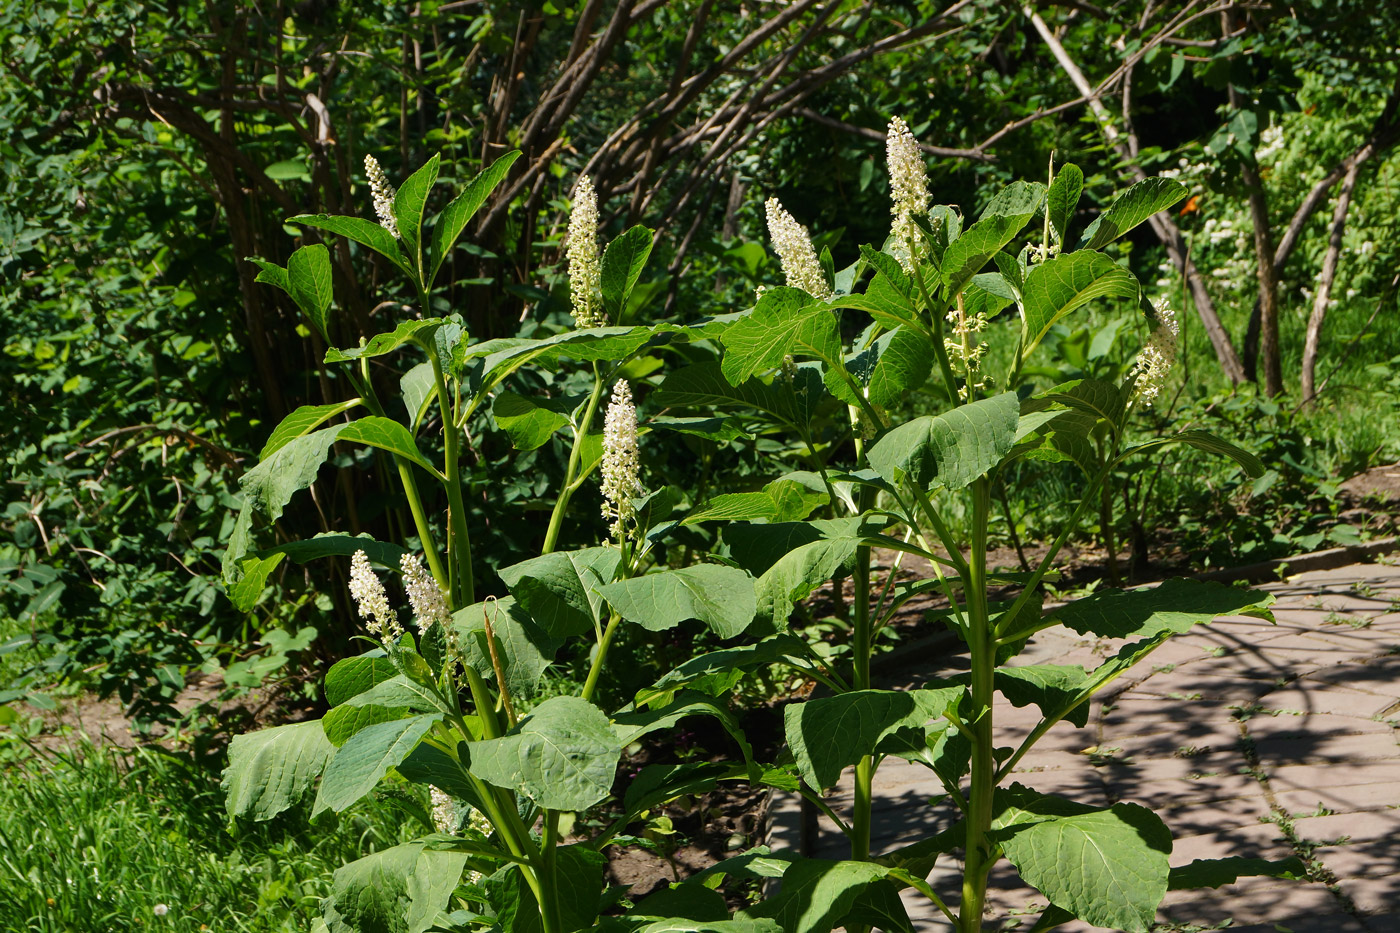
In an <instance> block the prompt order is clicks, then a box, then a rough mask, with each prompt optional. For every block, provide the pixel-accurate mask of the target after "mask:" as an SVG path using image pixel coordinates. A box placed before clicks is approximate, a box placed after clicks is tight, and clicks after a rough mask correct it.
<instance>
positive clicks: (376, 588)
mask: <svg viewBox="0 0 1400 933" xmlns="http://www.w3.org/2000/svg"><path fill="white" fill-rule="evenodd" d="M350 596H351V598H352V599H354V600H355V606H356V608H358V609H359V611H360V616H361V617H362V618H363V619H364V620H365V629H366V630H367V631H368V632H369V633H370V634H371V635H373V636H374V637H376V638H379V639H382V640H385V641H390V642H393V641H398V639H399V636H400V635H402V634H403V627H402V626H400V625H399V620H398V619H397V618H395V616H394V611H393V610H392V609H390V608H389V596H388V594H386V593H385V592H384V584H382V583H380V582H379V577H378V576H376V575H375V573H374V570H373V569H372V568H371V567H370V565H369V557H368V556H367V555H366V554H365V552H364V551H356V552H355V556H354V557H352V558H350Z"/></svg>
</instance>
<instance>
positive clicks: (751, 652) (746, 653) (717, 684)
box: [637, 633, 807, 703]
mask: <svg viewBox="0 0 1400 933" xmlns="http://www.w3.org/2000/svg"><path fill="white" fill-rule="evenodd" d="M806 657H807V649H806V642H804V641H802V640H801V639H799V638H797V637H796V636H795V635H789V634H787V633H782V634H779V635H773V636H771V637H769V638H765V639H763V640H762V641H760V642H757V643H756V644H752V645H744V646H742V647H739V648H724V649H722V650H720V651H711V652H708V653H706V654H701V655H697V656H696V657H693V658H691V659H690V660H688V661H686V662H684V663H683V664H681V665H680V666H679V667H676V668H675V669H673V670H671V671H669V672H668V673H666V674H664V675H663V676H662V677H661V678H660V679H659V680H657V682H656V683H655V684H653V685H652V686H651V687H649V688H647V689H646V690H642V691H639V692H638V694H637V702H638V703H649V702H651V700H653V699H655V698H657V697H659V696H662V695H664V694H666V693H669V692H674V691H676V690H679V689H680V688H681V687H690V688H692V689H695V690H701V691H704V692H705V693H709V694H714V695H718V694H721V693H727V692H728V691H729V690H730V689H731V688H733V686H734V685H735V684H736V683H738V682H739V680H740V679H741V678H742V676H743V674H744V673H745V672H747V671H752V670H757V669H759V668H761V667H767V666H769V665H771V664H778V663H780V662H784V661H788V662H792V661H797V660H802V659H805V658H806Z"/></svg>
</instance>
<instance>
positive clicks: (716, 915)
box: [631, 881, 729, 926]
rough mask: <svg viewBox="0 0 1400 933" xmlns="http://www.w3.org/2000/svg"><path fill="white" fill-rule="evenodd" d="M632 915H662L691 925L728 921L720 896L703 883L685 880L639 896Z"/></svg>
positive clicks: (721, 895)
mask: <svg viewBox="0 0 1400 933" xmlns="http://www.w3.org/2000/svg"><path fill="white" fill-rule="evenodd" d="M631 916H634V917H666V918H667V919H669V920H680V921H682V922H683V923H689V924H691V925H692V926H693V925H694V924H696V923H702V922H709V923H715V922H723V923H727V922H729V905H728V904H727V903H725V900H724V895H723V894H721V893H719V892H718V891H712V890H711V889H709V888H707V887H705V886H704V885H703V884H697V883H695V882H693V881H692V882H689V883H686V884H677V885H673V886H672V887H663V888H662V889H661V890H659V891H657V892H656V893H655V894H650V895H648V896H647V897H645V898H643V899H642V900H641V901H640V902H639V903H638V904H637V906H636V907H634V908H632V911H631Z"/></svg>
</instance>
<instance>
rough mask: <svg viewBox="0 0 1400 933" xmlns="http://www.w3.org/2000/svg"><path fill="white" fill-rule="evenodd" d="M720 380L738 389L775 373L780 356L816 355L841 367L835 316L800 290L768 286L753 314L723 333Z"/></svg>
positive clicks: (824, 305) (827, 308)
mask: <svg viewBox="0 0 1400 933" xmlns="http://www.w3.org/2000/svg"><path fill="white" fill-rule="evenodd" d="M720 339H721V342H722V343H723V344H724V359H723V360H722V361H721V363H720V368H721V371H722V372H723V373H724V378H725V379H727V380H729V384H730V385H733V386H737V385H739V384H741V383H743V382H744V381H745V380H747V379H749V378H750V377H752V376H754V375H755V374H757V373H759V372H762V371H764V370H769V369H775V368H777V366H778V365H779V364H781V363H782V361H783V357H784V356H789V355H792V356H807V357H815V358H817V359H819V360H822V361H824V362H826V363H827V364H828V365H840V356H841V337H840V335H839V334H838V333H837V328H836V315H835V314H834V313H833V312H832V311H831V308H830V307H829V306H828V305H827V304H826V303H825V302H822V301H818V300H817V299H816V298H813V297H812V296H811V295H809V294H807V293H806V292H804V291H802V289H800V288H789V287H786V286H783V287H779V288H770V289H768V290H767V291H765V292H764V293H763V296H762V297H761V298H759V300H758V304H757V305H756V306H755V307H754V309H753V312H752V313H751V314H750V315H749V316H748V317H746V318H744V319H743V320H741V321H739V322H738V323H737V324H735V325H734V326H733V327H731V328H729V330H727V331H725V333H724V336H723V337H722V338H720Z"/></svg>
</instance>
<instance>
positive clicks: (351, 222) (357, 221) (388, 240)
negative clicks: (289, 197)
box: [288, 214, 413, 275]
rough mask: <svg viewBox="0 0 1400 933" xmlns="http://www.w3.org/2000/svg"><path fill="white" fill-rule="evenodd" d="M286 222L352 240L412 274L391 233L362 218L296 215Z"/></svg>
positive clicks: (397, 242)
mask: <svg viewBox="0 0 1400 933" xmlns="http://www.w3.org/2000/svg"><path fill="white" fill-rule="evenodd" d="M288 222H289V223H294V224H301V225H302V226H303V227H315V228H316V229H318V230H326V231H328V232H330V233H335V234H339V235H340V236H343V237H345V238H346V239H347V240H353V241H355V242H356V243H359V244H360V245H361V246H368V247H369V248H370V249H372V250H374V251H375V252H376V253H378V254H380V255H381V256H383V257H384V258H386V259H388V260H389V261H390V262H392V263H393V264H394V265H396V266H398V267H399V268H400V269H402V270H403V271H404V272H407V273H409V274H410V275H412V274H413V270H412V269H411V268H410V267H409V265H408V262H407V261H406V260H405V259H404V256H403V251H402V250H400V249H399V241H398V240H396V239H394V235H393V234H392V233H390V232H389V231H388V230H385V229H384V228H383V227H381V226H380V225H379V224H377V223H375V222H374V221H372V220H365V219H364V218H363V217H341V216H337V215H333V214H298V215H297V216H295V217H291V218H288Z"/></svg>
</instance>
